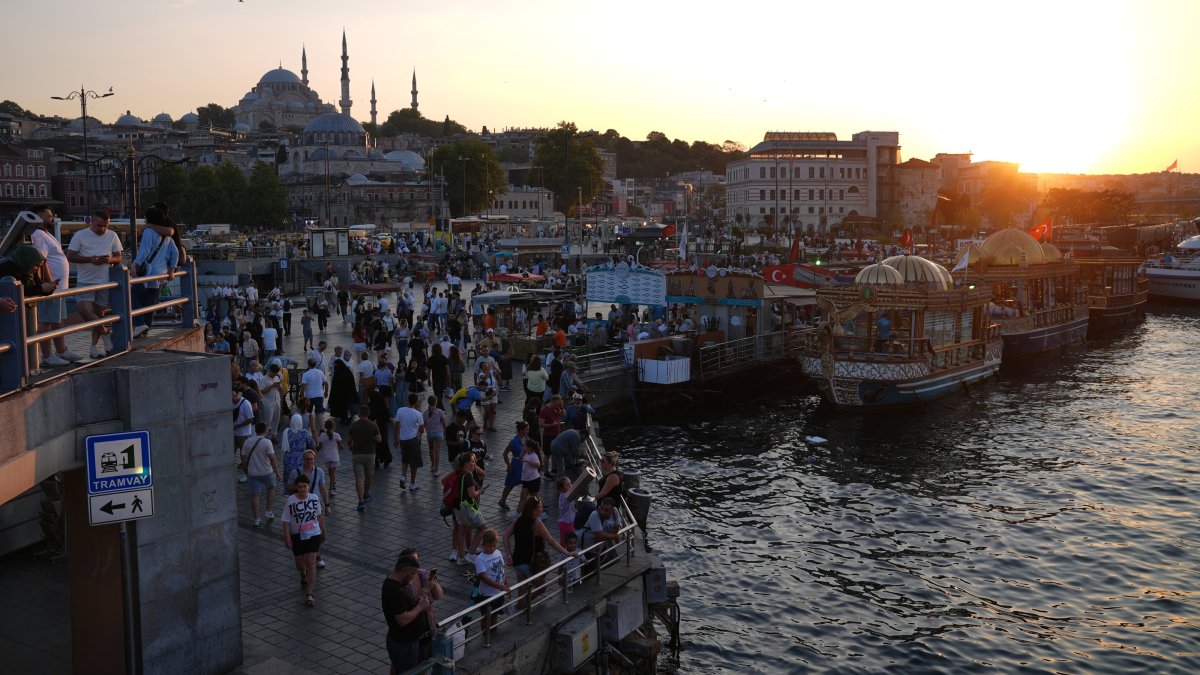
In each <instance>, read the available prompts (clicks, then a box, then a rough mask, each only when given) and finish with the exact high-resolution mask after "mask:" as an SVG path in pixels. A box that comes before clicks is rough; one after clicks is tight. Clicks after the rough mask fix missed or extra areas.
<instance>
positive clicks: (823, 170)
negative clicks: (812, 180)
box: [821, 167, 825, 178]
mask: <svg viewBox="0 0 1200 675" xmlns="http://www.w3.org/2000/svg"><path fill="white" fill-rule="evenodd" d="M824 177H825V167H821V178H824Z"/></svg>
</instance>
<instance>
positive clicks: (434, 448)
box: [425, 396, 446, 478]
mask: <svg viewBox="0 0 1200 675" xmlns="http://www.w3.org/2000/svg"><path fill="white" fill-rule="evenodd" d="M425 403H426V406H427V407H426V408H425V440H426V442H427V443H428V445H429V470H430V472H432V473H433V477H434V478H438V477H439V476H440V475H441V471H440V470H439V469H440V467H441V463H442V444H443V443H444V442H445V440H446V411H445V410H442V408H441V401H440V400H438V397H437V396H430V397H429V398H428V400H426V401H425Z"/></svg>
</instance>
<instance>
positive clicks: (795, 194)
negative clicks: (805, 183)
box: [792, 189, 800, 201]
mask: <svg viewBox="0 0 1200 675" xmlns="http://www.w3.org/2000/svg"><path fill="white" fill-rule="evenodd" d="M792 199H795V200H796V201H799V200H800V190H798V189H797V190H794V191H793V192H792Z"/></svg>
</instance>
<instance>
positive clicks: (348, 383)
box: [329, 359, 358, 424]
mask: <svg viewBox="0 0 1200 675" xmlns="http://www.w3.org/2000/svg"><path fill="white" fill-rule="evenodd" d="M355 403H358V390H357V389H356V388H355V387H354V373H353V372H351V370H350V366H348V365H346V361H345V360H344V359H334V360H333V378H332V382H331V384H330V386H329V414H330V415H332V416H334V417H336V418H338V419H340V420H341V421H342V424H348V423H349V420H350V412H351V410H350V408H351V407H352V406H353V405H354V404H355Z"/></svg>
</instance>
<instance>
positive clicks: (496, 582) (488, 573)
mask: <svg viewBox="0 0 1200 675" xmlns="http://www.w3.org/2000/svg"><path fill="white" fill-rule="evenodd" d="M499 540H500V535H498V534H496V531H495V530H493V529H491V528H488V529H486V530H484V531H483V536H482V538H481V540H480V543H481V544H482V545H483V552H482V553H480V554H479V555H478V556H475V574H476V575H478V576H479V594H480V595H481V596H483V598H484V602H483V605H482V606H481V607H480V610H481V611H482V612H483V621H482V627H483V630H485V631H490V630H492V629H493V628H495V627H496V612H498V611H499V610H500V608H501V607H502V606H503V605H504V594H505V593H508V592H509V591H510V590H512V589H511V588H509V587H508V577H507V576H505V573H504V556H503V555H502V554H501V553H500V552H499V551H497V550H496V545H497V544H498V543H499Z"/></svg>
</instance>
